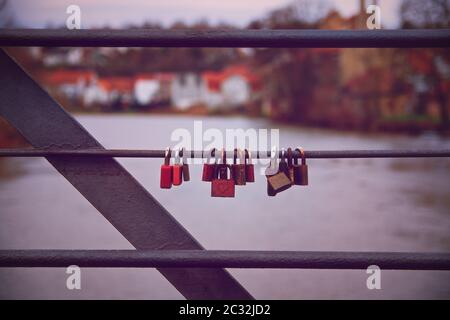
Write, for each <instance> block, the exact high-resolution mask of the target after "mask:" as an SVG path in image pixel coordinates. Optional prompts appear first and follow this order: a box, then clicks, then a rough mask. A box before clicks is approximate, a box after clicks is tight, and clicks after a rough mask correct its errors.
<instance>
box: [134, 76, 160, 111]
mask: <svg viewBox="0 0 450 320" xmlns="http://www.w3.org/2000/svg"><path fill="white" fill-rule="evenodd" d="M160 90H161V84H160V82H159V81H158V79H156V78H155V77H154V76H153V75H151V74H139V75H137V76H136V77H135V80H134V89H133V92H134V97H135V100H136V103H138V104H139V105H141V106H146V105H149V104H150V103H151V102H152V101H154V100H156V97H157V95H158V92H159V91H160Z"/></svg>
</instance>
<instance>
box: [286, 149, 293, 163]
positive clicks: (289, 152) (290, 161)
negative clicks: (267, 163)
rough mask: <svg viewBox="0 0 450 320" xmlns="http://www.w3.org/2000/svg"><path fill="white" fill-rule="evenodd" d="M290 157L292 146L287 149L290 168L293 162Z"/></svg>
mask: <svg viewBox="0 0 450 320" xmlns="http://www.w3.org/2000/svg"><path fill="white" fill-rule="evenodd" d="M292 157H293V155H292V148H291V147H289V148H288V149H287V162H288V166H289V168H291V167H292V164H293V162H292Z"/></svg>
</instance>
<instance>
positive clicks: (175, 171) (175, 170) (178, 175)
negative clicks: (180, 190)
mask: <svg viewBox="0 0 450 320" xmlns="http://www.w3.org/2000/svg"><path fill="white" fill-rule="evenodd" d="M182 182H183V165H182V164H181V161H180V150H179V149H178V150H176V151H175V161H174V164H173V166H172V183H173V185H174V186H179V185H181V183H182Z"/></svg>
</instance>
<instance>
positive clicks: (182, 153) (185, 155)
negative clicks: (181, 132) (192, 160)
mask: <svg viewBox="0 0 450 320" xmlns="http://www.w3.org/2000/svg"><path fill="white" fill-rule="evenodd" d="M181 156H182V159H183V164H188V161H187V152H186V149H185V148H184V147H183V148H181Z"/></svg>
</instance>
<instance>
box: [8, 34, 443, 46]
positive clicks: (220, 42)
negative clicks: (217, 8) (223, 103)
mask: <svg viewBox="0 0 450 320" xmlns="http://www.w3.org/2000/svg"><path fill="white" fill-rule="evenodd" d="M0 46H3V47H5V46H44V47H221V48H230V47H245V48H249V47H252V48H313V47H314V48H419V47H420V48H424V47H427V48H432V47H446V48H448V47H449V46H450V29H435V30H425V29H421V30H209V31H206V30H151V29H126V30H112V29H109V30H107V29H97V30H67V29H2V30H0Z"/></svg>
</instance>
